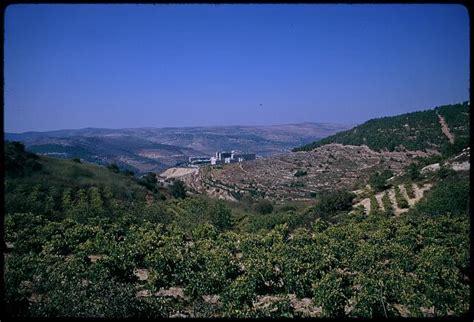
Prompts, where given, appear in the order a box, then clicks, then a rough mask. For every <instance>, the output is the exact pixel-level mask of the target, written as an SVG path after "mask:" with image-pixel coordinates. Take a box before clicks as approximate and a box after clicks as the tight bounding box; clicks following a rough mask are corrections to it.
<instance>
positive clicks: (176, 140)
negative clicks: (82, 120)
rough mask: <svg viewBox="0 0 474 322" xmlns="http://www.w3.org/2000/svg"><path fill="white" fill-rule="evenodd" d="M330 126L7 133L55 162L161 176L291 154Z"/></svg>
mask: <svg viewBox="0 0 474 322" xmlns="http://www.w3.org/2000/svg"><path fill="white" fill-rule="evenodd" d="M347 128H348V126H346V125H341V124H329V123H301V124H286V125H274V126H217V127H184V128H135V129H102V128H100V129H98V128H85V129H78V130H58V131H49V132H25V133H5V139H6V140H9V141H20V142H22V143H23V144H25V146H26V147H27V149H28V150H29V151H32V152H35V153H38V154H42V155H49V156H52V157H56V158H68V159H69V158H82V159H84V160H87V161H89V162H94V163H98V164H108V163H112V162H113V163H116V164H118V165H119V167H121V168H123V169H128V170H131V171H134V172H137V173H145V172H148V171H153V172H160V171H162V170H164V169H166V168H169V167H173V166H175V165H177V164H180V163H182V162H184V161H187V160H188V157H190V156H211V155H213V154H214V153H215V151H218V150H242V151H245V152H249V153H256V154H258V155H262V156H268V155H274V154H278V153H283V152H287V151H290V150H291V148H293V147H294V146H297V145H301V144H306V143H309V142H313V141H315V140H318V139H320V138H323V137H326V136H328V135H331V134H334V133H336V132H338V131H341V130H345V129H347Z"/></svg>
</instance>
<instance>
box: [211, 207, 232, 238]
mask: <svg viewBox="0 0 474 322" xmlns="http://www.w3.org/2000/svg"><path fill="white" fill-rule="evenodd" d="M211 211H212V220H211V221H212V224H213V225H214V226H216V227H217V228H218V229H219V230H221V231H222V230H227V229H230V228H232V214H231V210H230V208H229V207H228V206H227V205H226V204H225V203H224V202H223V201H222V200H218V201H217V202H216V203H215V204H214V207H213V208H212V210H211Z"/></svg>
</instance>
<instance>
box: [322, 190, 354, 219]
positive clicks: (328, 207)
mask: <svg viewBox="0 0 474 322" xmlns="http://www.w3.org/2000/svg"><path fill="white" fill-rule="evenodd" d="M355 197H356V196H355V194H354V193H353V192H350V191H347V190H340V191H334V192H329V193H325V194H322V195H321V196H320V198H319V200H318V204H317V205H316V206H315V207H314V210H315V213H316V214H318V215H320V216H322V217H327V216H329V215H332V214H335V213H337V212H339V211H347V210H350V209H351V208H352V199H354V198H355Z"/></svg>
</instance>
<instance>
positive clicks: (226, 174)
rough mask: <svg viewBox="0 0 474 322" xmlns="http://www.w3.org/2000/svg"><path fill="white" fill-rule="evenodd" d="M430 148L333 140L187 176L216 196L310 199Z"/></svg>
mask: <svg viewBox="0 0 474 322" xmlns="http://www.w3.org/2000/svg"><path fill="white" fill-rule="evenodd" d="M428 155H429V154H428V153H426V152H421V151H418V152H396V151H394V152H376V151H373V150H371V149H369V148H368V147H366V146H349V145H342V144H329V145H325V146H322V147H319V148H317V149H315V150H313V151H310V152H291V153H287V154H283V155H278V156H275V157H268V158H264V159H259V160H254V161H245V162H243V163H235V164H226V165H223V166H221V167H213V166H209V167H203V168H200V169H199V172H198V173H193V174H188V175H184V176H182V177H181V178H180V179H181V180H183V181H185V182H186V183H187V184H188V186H190V187H191V188H193V189H194V190H195V191H197V192H200V193H206V194H208V195H211V196H215V197H219V198H226V199H239V198H241V197H242V196H243V195H245V194H249V195H251V196H253V197H265V198H268V199H272V200H275V201H283V200H292V199H299V200H310V199H314V197H315V196H316V195H317V194H318V193H320V192H322V191H328V190H334V189H341V188H348V189H351V188H352V187H353V186H354V184H355V183H356V182H357V181H359V180H365V179H367V178H368V176H369V175H370V174H371V173H373V172H375V171H379V170H383V169H390V170H391V171H393V172H394V173H400V172H401V171H402V169H403V167H405V166H406V165H408V164H409V163H410V162H411V160H413V159H414V158H415V157H426V156H428Z"/></svg>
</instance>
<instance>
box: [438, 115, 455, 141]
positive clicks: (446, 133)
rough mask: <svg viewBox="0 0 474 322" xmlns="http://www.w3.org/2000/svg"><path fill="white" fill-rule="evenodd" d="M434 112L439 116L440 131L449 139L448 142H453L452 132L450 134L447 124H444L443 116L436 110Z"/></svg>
mask: <svg viewBox="0 0 474 322" xmlns="http://www.w3.org/2000/svg"><path fill="white" fill-rule="evenodd" d="M436 114H437V115H438V117H439V124H441V131H443V133H444V135H446V137H447V138H448V140H449V143H451V144H454V134H452V133H451V131H449V127H448V124H446V120H445V119H444V117H442V116H441V115H439V114H438V112H436Z"/></svg>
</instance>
